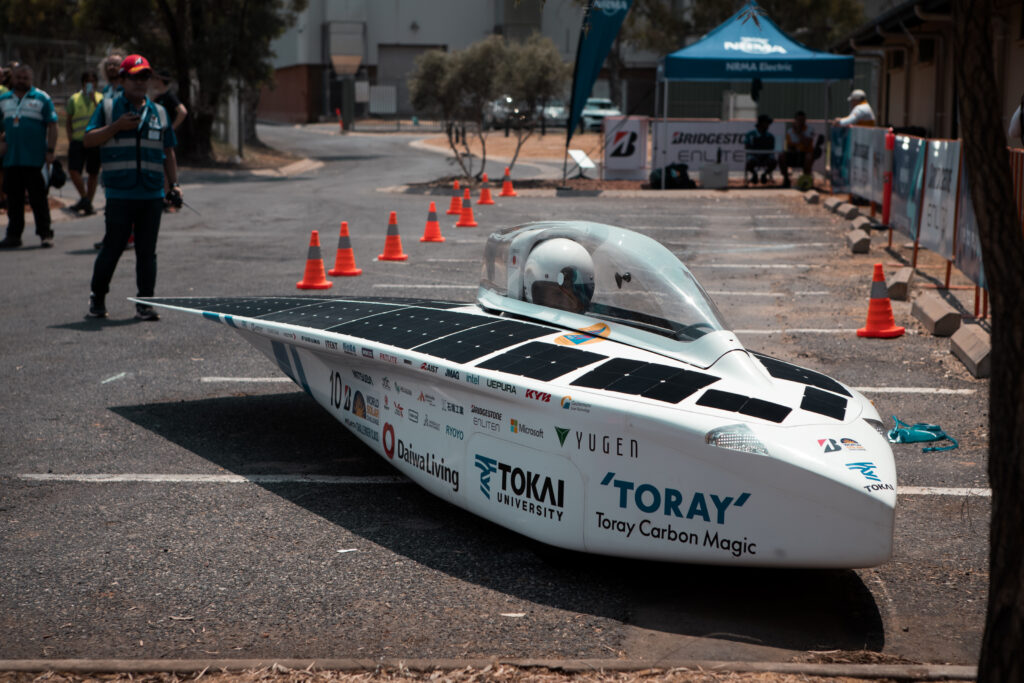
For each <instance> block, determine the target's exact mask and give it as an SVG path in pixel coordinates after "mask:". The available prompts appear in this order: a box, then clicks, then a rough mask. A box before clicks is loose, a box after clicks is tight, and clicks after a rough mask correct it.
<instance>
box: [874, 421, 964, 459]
mask: <svg viewBox="0 0 1024 683" xmlns="http://www.w3.org/2000/svg"><path fill="white" fill-rule="evenodd" d="M892 419H893V420H895V421H896V426H895V427H893V428H892V429H890V430H889V442H890V443H924V442H929V441H943V440H947V439H948V440H949V441H952V442H953V443H952V445H950V444H946V445H944V446H929V447H927V448H922V449H921V452H922V453H932V452H935V451H951V450H953V449H954V448H959V447H960V444H959V443H958V442H957V440H956V439H954V438H953V437H951V436H950V435H949V434H946V432H944V431H942V427H940V426H939V425H933V424H927V423H925V422H918V423H916V424H913V425H908V424H907V423H906V422H904V421H903V420H901V419H899V418H898V417H896V416H895V415H893V416H892Z"/></svg>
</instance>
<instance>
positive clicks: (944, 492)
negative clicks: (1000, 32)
mask: <svg viewBox="0 0 1024 683" xmlns="http://www.w3.org/2000/svg"><path fill="white" fill-rule="evenodd" d="M16 478H17V479H19V480H21V481H33V482H53V483H76V484H125V483H127V484H331V485H342V486H349V485H361V484H378V485H379V484H384V485H394V484H411V483H412V481H411V480H409V479H406V478H405V477H393V476H380V477H346V476H334V475H327V474H143V473H131V474H52V473H27V474H19V475H16ZM897 493H898V494H899V495H901V496H956V497H964V496H980V497H983V498H989V497H991V496H992V490H991V489H987V488H949V487H941V486H900V487H899V488H898V489H897ZM339 552H341V551H339Z"/></svg>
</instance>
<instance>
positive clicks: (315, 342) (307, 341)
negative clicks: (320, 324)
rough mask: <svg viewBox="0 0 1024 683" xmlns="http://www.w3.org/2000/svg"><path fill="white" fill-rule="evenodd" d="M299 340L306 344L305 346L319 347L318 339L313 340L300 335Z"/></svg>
mask: <svg viewBox="0 0 1024 683" xmlns="http://www.w3.org/2000/svg"><path fill="white" fill-rule="evenodd" d="M300 339H301V340H302V341H304V342H306V343H307V344H313V345H315V346H320V340H319V339H314V338H313V337H307V336H306V335H302V336H301V338H300Z"/></svg>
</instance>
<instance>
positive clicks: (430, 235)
mask: <svg viewBox="0 0 1024 683" xmlns="http://www.w3.org/2000/svg"><path fill="white" fill-rule="evenodd" d="M420 242H444V236H442V235H441V226H440V225H439V224H438V222H437V205H436V204H434V202H430V213H428V214H427V224H426V225H425V226H424V227H423V237H421V238H420Z"/></svg>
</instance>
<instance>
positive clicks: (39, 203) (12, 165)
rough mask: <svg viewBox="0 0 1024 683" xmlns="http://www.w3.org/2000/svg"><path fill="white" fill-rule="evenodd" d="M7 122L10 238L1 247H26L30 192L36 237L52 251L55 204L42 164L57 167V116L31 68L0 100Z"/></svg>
mask: <svg viewBox="0 0 1024 683" xmlns="http://www.w3.org/2000/svg"><path fill="white" fill-rule="evenodd" d="M0 116H2V117H3V134H4V135H3V142H0V155H2V156H3V158H4V192H5V193H7V219H8V222H7V236H6V237H5V238H4V239H3V241H0V248H2V249H13V248H15V247H20V246H21V233H22V232H23V231H24V230H25V192H26V191H27V192H28V200H29V204H30V205H31V206H32V215H33V216H35V219H36V234H37V235H39V239H40V240H42V245H43V246H44V247H52V246H53V231H52V230H51V229H50V205H49V202H48V200H47V198H46V181H45V180H44V178H43V164H52V163H53V152H54V147H55V146H56V144H57V111H56V110H55V109H54V108H53V101H52V100H51V99H50V96H49V95H47V94H46V93H45V92H43V91H42V90H39V89H38V88H34V87H32V69H31V67H29V66H28V65H27V64H19V65H18V66H17V67H15V69H14V73H12V74H11V89H10V91H8V92H5V93H4V94H2V95H0Z"/></svg>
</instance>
